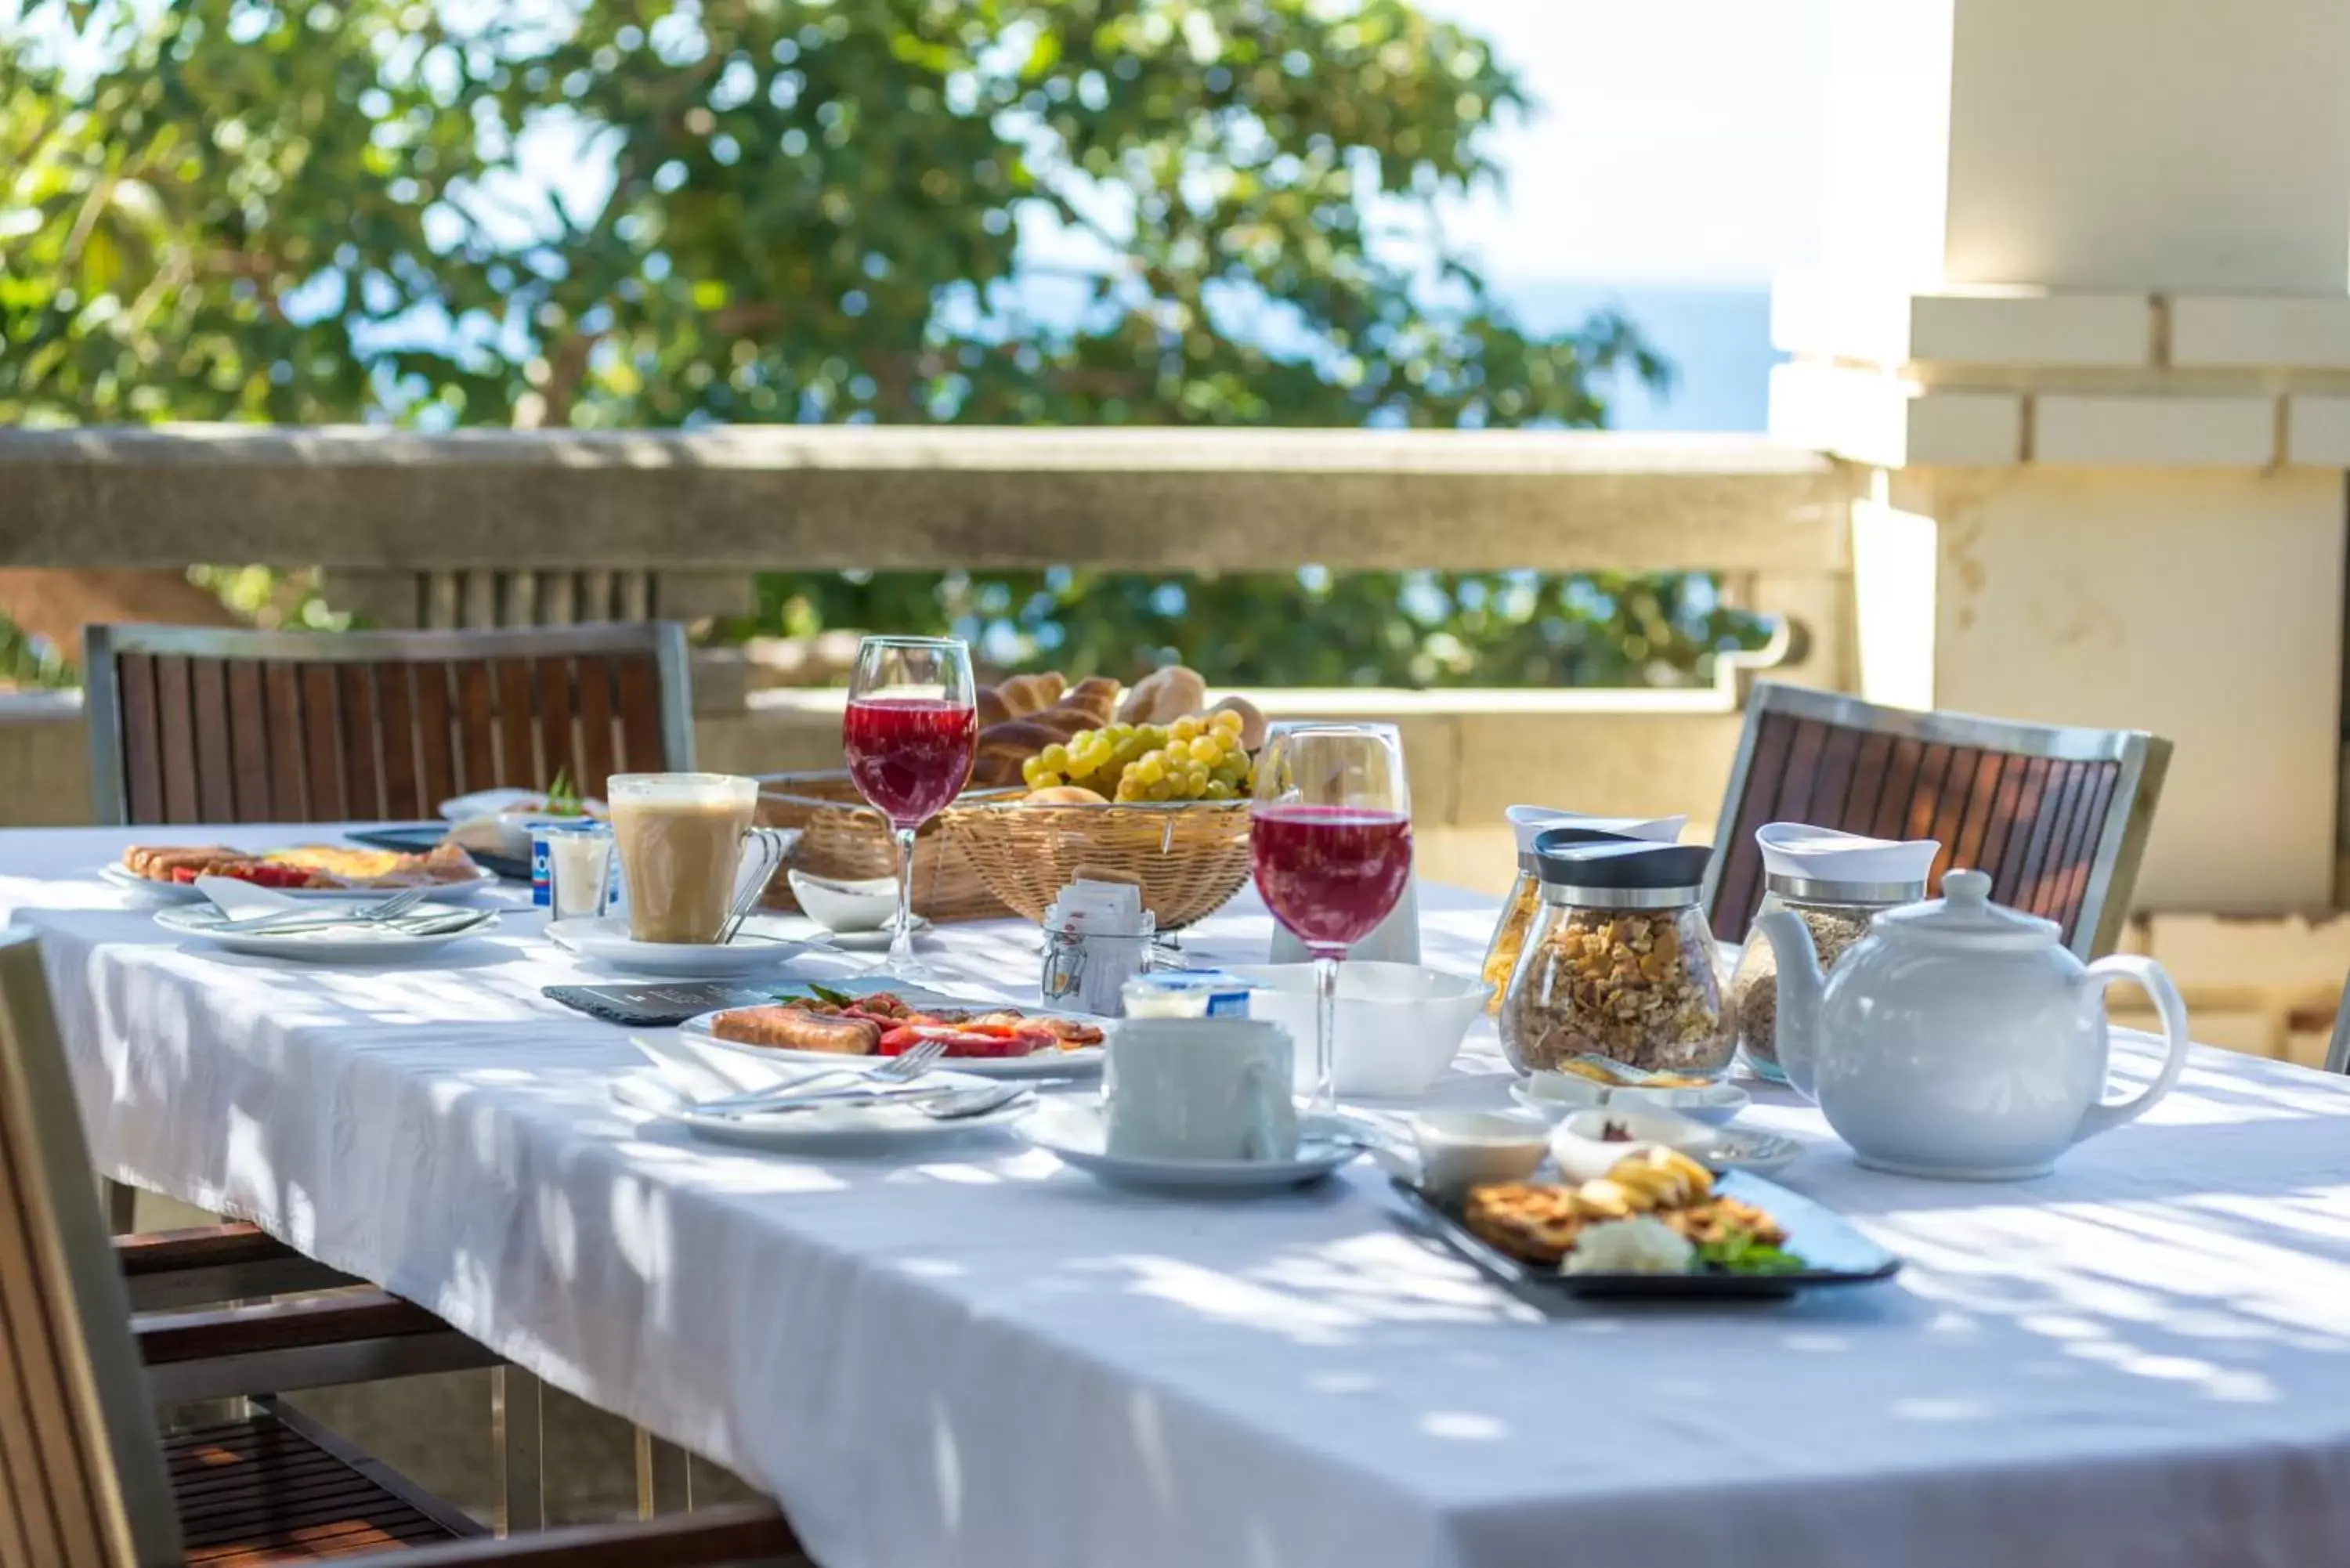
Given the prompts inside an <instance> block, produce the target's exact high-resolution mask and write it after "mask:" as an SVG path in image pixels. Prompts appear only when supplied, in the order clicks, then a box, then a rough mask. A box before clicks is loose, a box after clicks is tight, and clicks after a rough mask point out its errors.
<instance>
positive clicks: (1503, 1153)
mask: <svg viewBox="0 0 2350 1568" xmlns="http://www.w3.org/2000/svg"><path fill="white" fill-rule="evenodd" d="M1411 1141H1412V1144H1413V1146H1414V1147H1417V1148H1418V1149H1419V1184H1420V1186H1421V1187H1423V1188H1425V1189H1428V1190H1429V1191H1430V1192H1461V1191H1465V1190H1466V1189H1469V1188H1471V1187H1474V1186H1476V1185H1478V1184H1479V1183H1480V1182H1486V1181H1523V1180H1524V1179H1526V1178H1528V1177H1530V1176H1532V1175H1533V1174H1534V1170H1535V1168H1537V1167H1539V1166H1540V1165H1541V1164H1542V1162H1543V1156H1544V1155H1545V1154H1548V1153H1549V1152H1550V1134H1549V1129H1548V1128H1546V1127H1544V1125H1543V1123H1542V1121H1541V1119H1540V1118H1538V1117H1535V1116H1527V1115H1525V1114H1524V1113H1523V1112H1520V1111H1421V1112H1419V1114H1418V1115H1416V1116H1413V1117H1412V1118H1411Z"/></svg>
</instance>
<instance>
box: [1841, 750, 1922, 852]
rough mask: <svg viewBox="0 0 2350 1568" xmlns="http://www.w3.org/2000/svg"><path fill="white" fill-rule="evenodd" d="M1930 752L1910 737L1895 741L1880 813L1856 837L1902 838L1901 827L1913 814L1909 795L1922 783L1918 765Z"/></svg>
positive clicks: (1879, 803)
mask: <svg viewBox="0 0 2350 1568" xmlns="http://www.w3.org/2000/svg"><path fill="white" fill-rule="evenodd" d="M1925 753H1926V748H1925V747H1924V746H1923V745H1922V744H1920V743H1919V742H1916V741H1913V740H1911V739H1910V738H1909V737H1908V736H1907V735H1897V736H1895V737H1894V738H1893V750H1892V752H1891V753H1888V754H1887V757H1886V760H1885V784H1884V785H1883V787H1882V788H1881V789H1880V790H1879V791H1878V792H1877V811H1876V813H1875V815H1872V816H1871V817H1870V818H1869V819H1868V824H1867V826H1865V827H1855V828H1853V829H1852V831H1853V832H1855V833H1867V834H1874V835H1875V836H1877V837H1879V838H1898V837H1899V836H1901V825H1902V823H1903V822H1904V821H1906V820H1907V819H1908V813H1909V792H1910V790H1911V789H1913V788H1915V787H1916V785H1917V783H1918V761H1919V759H1920V758H1922V757H1923V756H1924V755H1925Z"/></svg>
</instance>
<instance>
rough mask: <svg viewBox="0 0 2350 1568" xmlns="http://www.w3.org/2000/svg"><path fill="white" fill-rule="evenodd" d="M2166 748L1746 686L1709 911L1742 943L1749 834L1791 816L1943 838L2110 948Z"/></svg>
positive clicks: (2088, 942)
mask: <svg viewBox="0 0 2350 1568" xmlns="http://www.w3.org/2000/svg"><path fill="white" fill-rule="evenodd" d="M2169 764H2170V742H2168V741H2166V740H2163V739H2162V738H2161V737H2159V736H2157V735H2149V734H2147V733H2146V732H2144V731H2141V730H2079V729H2067V728H2059V727H2054V726H2049V725H2043V724H2018V723H2011V722H2007V721H2005V720H2001V719H1979V718H1976V717H1974V716H1972V715H1970V714H1965V713H1939V712H1937V713H1919V712H1914V711H1910V710H1908V709H1904V708H1881V707H1878V706H1877V705H1876V704H1874V703H1869V702H1863V701H1860V700H1859V699H1858V698H1855V697H1843V696H1838V695H1836V694H1835V693H1833V692H1827V691H1811V690H1808V689H1806V688H1804V687H1801V686H1786V685H1782V684H1779V683H1778V682H1775V681H1759V682H1757V683H1756V684H1755V687H1754V690H1753V692H1752V696H1751V697H1750V698H1749V700H1748V706H1747V710H1746V729H1745V732H1744V734H1743V735H1742V737H1741V738H1740V740H1739V743H1738V760H1737V762H1736V763H1734V764H1733V765H1732V766H1731V772H1730V789H1729V792H1728V793H1727V794H1725V795H1724V796H1723V798H1722V803H1721V818H1720V823H1721V826H1719V827H1718V828H1717V829H1716V838H1715V853H1714V857H1713V864H1712V866H1711V868H1710V869H1709V870H1708V872H1707V875H1706V888H1705V898H1706V912H1707V914H1708V916H1709V918H1710V919H1711V920H1712V922H1713V929H1714V934H1715V935H1716V936H1717V937H1720V938H1721V940H1724V941H1742V940H1744V939H1745V935H1746V925H1747V922H1748V921H1749V920H1750V919H1752V917H1753V914H1754V906H1755V904H1756V903H1757V902H1759V901H1760V899H1761V898H1762V896H1763V852H1762V851H1761V849H1759V848H1758V847H1756V846H1755V843H1754V830H1755V829H1756V828H1758V827H1761V826H1763V825H1764V824H1766V823H1772V822H1801V823H1807V824H1809V825H1811V826H1814V827H1833V828H1837V829H1840V830H1842V831H1844V832H1846V833H1866V834H1871V835H1874V836H1877V837H1880V838H1935V839H1939V840H1940V841H1941V845H1942V851H1941V854H1940V855H1939V857H1936V859H1935V862H1934V870H1933V880H1932V883H1931V884H1930V885H1929V886H1930V887H1931V888H1939V886H1940V885H1941V878H1942V873H1943V872H1945V871H1947V870H1949V869H1950V867H1954V866H1955V867H1960V868H1961V869H1970V870H1981V871H1988V872H1990V873H1991V897H1992V898H1994V899H1996V900H1997V901H1999V902H2000V903H2002V904H2007V905H2011V906H2012V907H2014V908H2016V909H2028V910H2030V911H2031V912H2032V913H2033V914H2035V915H2044V916H2046V917H2047V918H2048V919H2052V920H2054V921H2055V922H2056V923H2057V924H2058V925H2059V926H2060V927H2062V928H2063V929H2064V941H2065V943H2066V945H2067V946H2069V947H2071V948H2072V950H2074V952H2077V953H2079V954H2081V955H2082V956H2083V957H2095V956H2096V955H2099V954H2102V953H2107V952H2111V951H2112V950H2113V949H2114V946H2115V944H2116V942H2118V941H2119V940H2121V933H2122V927H2123V924H2124V923H2125V922H2126V920H2127V919H2129V903H2130V893H2131V890H2132V889H2133V888H2136V886H2137V869H2138V863H2139V862H2140V861H2141V860H2142V859H2144V858H2145V855H2146V836H2147V829H2148V828H2149V827H2150V826H2152V824H2153V821H2154V807H2155V803H2156V801H2157V800H2158V798H2159V796H2160V795H2161V794H2162V779H2163V774H2165V772H2166V771H2168V767H2169Z"/></svg>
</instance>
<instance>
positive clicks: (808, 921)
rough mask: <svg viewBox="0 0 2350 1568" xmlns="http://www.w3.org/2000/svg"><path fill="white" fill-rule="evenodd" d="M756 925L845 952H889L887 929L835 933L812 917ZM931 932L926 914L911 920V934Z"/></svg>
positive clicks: (773, 917)
mask: <svg viewBox="0 0 2350 1568" xmlns="http://www.w3.org/2000/svg"><path fill="white" fill-rule="evenodd" d="M759 924H760V925H761V927H762V928H763V929H765V930H767V931H769V932H770V933H772V934H774V935H775V936H779V937H785V938H789V939H790V940H794V941H805V942H820V943H824V944H827V945H829V946H831V947H835V948H838V949H839V950H841V951H842V952H847V953H886V952H888V951H889V938H890V936H891V934H892V933H891V932H890V930H889V927H887V926H881V927H878V928H877V927H869V926H868V927H864V928H860V929H857V930H853V931H836V930H834V929H832V928H831V927H829V926H827V925H826V924H825V923H824V922H823V921H822V920H819V919H816V918H815V917H814V916H812V915H777V914H769V915H764V916H762V917H761V918H760V920H759ZM929 929H931V918H930V917H929V916H928V915H916V916H915V917H914V934H915V935H916V936H918V937H919V936H920V935H921V934H922V933H923V932H925V931H927V930H929Z"/></svg>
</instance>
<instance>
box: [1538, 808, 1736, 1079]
mask: <svg viewBox="0 0 2350 1568" xmlns="http://www.w3.org/2000/svg"><path fill="white" fill-rule="evenodd" d="M1712 853H1713V852H1712V850H1711V847H1710V846H1705V845H1694V844H1691V845H1682V844H1646V843H1629V844H1556V845H1545V846H1542V847H1539V848H1538V849H1537V850H1536V852H1535V857H1534V877H1535V881H1536V883H1537V888H1538V890H1537V894H1536V909H1535V913H1534V926H1533V928H1532V929H1531V930H1529V931H1528V933H1527V935H1526V943H1525V950H1524V951H1523V952H1522V953H1520V954H1519V955H1518V962H1517V967H1516V968H1515V969H1514V970H1513V971H1511V975H1510V984H1509V989H1508V991H1507V992H1505V993H1504V994H1503V999H1502V1012H1501V1017H1500V1020H1499V1022H1500V1025H1501V1035H1502V1049H1503V1052H1504V1053H1505V1054H1507V1055H1508V1057H1509V1059H1510V1063H1511V1064H1512V1065H1513V1066H1514V1067H1516V1068H1517V1070H1518V1071H1519V1072H1521V1073H1536V1072H1547V1071H1553V1070H1555V1069H1556V1068H1558V1067H1559V1065H1560V1064H1562V1063H1564V1062H1566V1061H1567V1060H1569V1059H1570V1058H1572V1057H1575V1056H1578V1055H1584V1054H1589V1055H1595V1056H1603V1057H1606V1058H1607V1059H1608V1060H1609V1061H1613V1062H1618V1063H1621V1064H1624V1065H1625V1066H1627V1067H1633V1068H1638V1069H1640V1070H1642V1071H1645V1072H1652V1073H1670V1074H1675V1075H1685V1076H1693V1077H1706V1078H1711V1077H1718V1076H1720V1075H1721V1074H1722V1073H1723V1072H1724V1071H1725V1070H1726V1069H1727V1068H1728V1067H1729V1066H1730V1062H1731V1056H1732V1054H1734V1053H1735V1051H1736V1048H1737V1030H1736V1026H1735V1023H1734V1021H1733V1020H1732V1019H1731V1016H1730V1012H1729V1009H1728V1007H1727V1006H1726V1005H1725V1004H1724V1001H1723V997H1722V987H1721V974H1720V972H1719V971H1718V970H1717V969H1716V957H1715V951H1714V945H1713V932H1712V931H1711V929H1709V928H1708V926H1707V923H1706V919H1705V911H1704V909H1703V907H1702V905H1701V903H1700V898H1701V894H1700V888H1701V886H1702V885H1703V883H1704V881H1705V868H1706V863H1707V862H1708V861H1709V860H1710V859H1711V857H1712Z"/></svg>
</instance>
